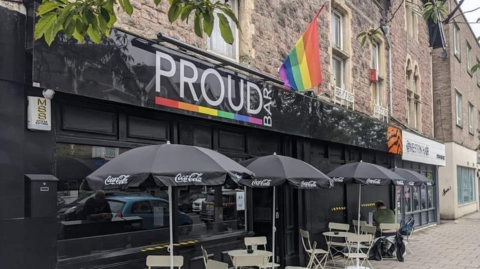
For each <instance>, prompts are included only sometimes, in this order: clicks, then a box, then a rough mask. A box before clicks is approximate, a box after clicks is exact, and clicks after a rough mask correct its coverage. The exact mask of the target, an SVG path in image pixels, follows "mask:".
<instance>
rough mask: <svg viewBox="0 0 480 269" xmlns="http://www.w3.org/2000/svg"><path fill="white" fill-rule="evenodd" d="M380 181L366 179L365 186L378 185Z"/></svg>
mask: <svg viewBox="0 0 480 269" xmlns="http://www.w3.org/2000/svg"><path fill="white" fill-rule="evenodd" d="M381 183H382V181H381V180H380V179H371V178H369V179H367V184H375V185H380V184H381Z"/></svg>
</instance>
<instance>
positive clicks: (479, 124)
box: [477, 110, 480, 132]
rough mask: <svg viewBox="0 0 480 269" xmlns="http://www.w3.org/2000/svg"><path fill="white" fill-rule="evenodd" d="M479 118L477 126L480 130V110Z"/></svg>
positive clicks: (479, 112)
mask: <svg viewBox="0 0 480 269" xmlns="http://www.w3.org/2000/svg"><path fill="white" fill-rule="evenodd" d="M477 119H478V126H477V128H478V131H479V132H480V110H479V111H478V118H477Z"/></svg>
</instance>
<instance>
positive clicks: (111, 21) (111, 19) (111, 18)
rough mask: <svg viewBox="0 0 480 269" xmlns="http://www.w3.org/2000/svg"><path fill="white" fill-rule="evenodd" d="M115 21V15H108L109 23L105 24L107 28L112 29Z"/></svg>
mask: <svg viewBox="0 0 480 269" xmlns="http://www.w3.org/2000/svg"><path fill="white" fill-rule="evenodd" d="M116 21H117V15H115V13H110V21H109V22H108V23H107V26H108V28H112V27H113V25H114V24H115V22H116Z"/></svg>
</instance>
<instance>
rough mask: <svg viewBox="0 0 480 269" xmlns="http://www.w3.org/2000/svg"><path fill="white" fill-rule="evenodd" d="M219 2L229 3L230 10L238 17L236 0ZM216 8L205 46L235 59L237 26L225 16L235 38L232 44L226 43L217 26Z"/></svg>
mask: <svg viewBox="0 0 480 269" xmlns="http://www.w3.org/2000/svg"><path fill="white" fill-rule="evenodd" d="M220 1H221V2H226V3H227V4H229V5H230V6H231V8H232V10H233V11H234V12H235V14H236V15H237V17H238V12H237V0H228V1H225V0H220ZM217 13H218V10H215V11H214V16H215V25H214V27H213V32H212V35H211V36H210V37H209V38H208V39H207V48H208V49H209V50H211V51H213V52H216V53H218V54H221V55H223V56H226V57H229V58H233V59H237V44H238V35H237V28H236V26H235V23H234V22H233V21H232V20H231V19H230V17H228V16H226V17H227V18H228V21H229V23H230V28H231V29H232V32H233V37H234V39H235V41H234V43H233V44H232V45H230V44H228V43H226V42H225V40H223V38H222V35H221V33H220V26H219V20H218V17H217Z"/></svg>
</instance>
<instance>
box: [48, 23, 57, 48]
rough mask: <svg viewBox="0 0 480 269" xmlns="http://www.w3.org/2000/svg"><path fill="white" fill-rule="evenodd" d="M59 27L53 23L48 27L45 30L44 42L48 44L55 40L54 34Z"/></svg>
mask: <svg viewBox="0 0 480 269" xmlns="http://www.w3.org/2000/svg"><path fill="white" fill-rule="evenodd" d="M58 31H59V29H58V27H56V26H55V25H53V26H52V27H50V28H48V29H47V31H45V42H47V44H48V45H49V46H50V45H51V44H52V43H53V41H54V40H55V36H56V35H57V33H58Z"/></svg>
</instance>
